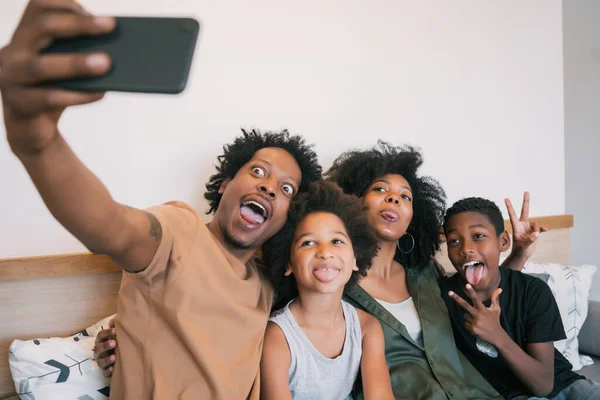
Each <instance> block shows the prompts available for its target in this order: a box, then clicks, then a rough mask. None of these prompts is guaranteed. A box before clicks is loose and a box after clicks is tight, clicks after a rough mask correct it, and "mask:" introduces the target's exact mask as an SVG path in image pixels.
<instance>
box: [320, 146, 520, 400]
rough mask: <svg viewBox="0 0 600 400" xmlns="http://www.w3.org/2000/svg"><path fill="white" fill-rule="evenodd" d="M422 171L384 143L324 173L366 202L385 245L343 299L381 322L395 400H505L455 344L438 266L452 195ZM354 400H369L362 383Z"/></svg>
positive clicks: (408, 155)
mask: <svg viewBox="0 0 600 400" xmlns="http://www.w3.org/2000/svg"><path fill="white" fill-rule="evenodd" d="M422 164H423V156H422V154H421V152H420V150H419V149H417V148H415V147H411V146H401V147H397V146H393V145H391V144H389V143H386V142H383V141H379V142H378V145H377V146H375V147H373V148H370V149H367V150H352V151H348V152H345V153H343V154H341V155H340V156H339V157H338V158H337V159H336V160H335V161H334V162H333V165H332V167H331V168H330V169H329V170H328V171H327V172H326V173H325V177H326V178H327V179H329V180H331V181H333V182H335V183H337V184H338V185H339V186H340V187H341V188H342V189H343V191H344V192H345V193H347V194H353V195H356V196H358V197H360V198H361V199H362V205H363V212H364V215H365V216H366V218H367V220H368V221H369V224H370V226H371V228H372V229H373V230H374V232H375V235H376V237H377V238H378V241H379V251H378V253H377V255H376V256H375V257H374V258H373V260H372V266H371V268H370V269H369V270H368V272H367V275H366V277H364V278H362V279H361V280H360V281H359V284H357V285H354V286H352V287H350V288H347V289H346V291H345V295H344V299H345V300H346V301H347V302H349V303H350V304H352V305H354V306H355V307H357V308H358V309H361V310H364V311H366V312H368V313H369V314H371V315H373V316H375V317H376V318H377V319H378V320H379V321H380V322H381V325H382V327H383V332H384V337H385V347H386V360H387V364H388V368H389V372H390V377H391V382H392V387H393V391H394V396H395V398H396V399H400V398H402V399H405V398H406V399H457V398H468V399H472V398H486V399H490V398H501V397H500V396H499V394H498V393H497V392H496V391H495V390H494V389H493V388H492V387H491V386H490V385H489V383H488V382H487V381H486V380H485V379H484V378H483V377H482V376H481V375H480V374H479V372H477V370H476V369H475V368H474V367H473V366H472V365H471V364H470V363H469V361H468V360H467V359H466V358H465V357H464V356H463V354H462V353H460V351H459V350H457V348H456V345H455V343H454V339H453V333H452V326H451V325H450V320H449V318H448V313H447V310H446V307H445V305H444V302H443V300H442V297H441V295H440V289H439V286H438V282H439V281H440V280H441V279H442V278H443V276H442V275H443V274H442V273H441V271H442V270H441V267H439V265H438V264H436V262H435V261H434V259H433V256H434V254H435V253H436V251H437V250H439V248H440V226H441V222H442V218H443V215H444V212H445V208H446V194H445V192H444V189H443V188H442V187H441V185H440V184H439V183H438V182H437V181H436V180H435V179H433V178H431V177H427V176H421V175H419V173H418V172H419V168H420V167H421V166H422ZM511 259H517V257H513V258H511ZM356 398H358V399H361V398H363V394H362V391H361V388H360V380H359V381H357V389H356Z"/></svg>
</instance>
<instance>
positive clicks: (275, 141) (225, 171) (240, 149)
mask: <svg viewBox="0 0 600 400" xmlns="http://www.w3.org/2000/svg"><path fill="white" fill-rule="evenodd" d="M266 147H277V148H280V149H283V150H285V151H287V152H288V153H290V154H291V155H292V157H294V159H295V160H296V162H297V163H298V166H299V167H300V171H301V172H302V181H301V182H300V187H299V191H300V192H302V191H305V190H306V187H307V186H308V185H309V184H310V183H311V182H314V181H317V180H319V179H321V175H322V169H321V165H319V161H318V159H317V153H315V151H314V149H313V146H312V145H309V144H306V141H305V140H304V138H303V137H302V136H299V135H290V134H289V132H288V131H287V130H285V129H284V130H282V131H281V132H265V133H262V132H260V131H258V130H255V129H253V130H251V131H250V132H247V131H245V130H244V129H242V135H241V136H238V137H237V138H235V140H234V142H233V143H231V144H227V145H225V146H223V154H222V155H220V156H219V157H218V161H219V164H218V165H217V173H216V174H214V175H212V176H211V177H210V180H209V181H208V183H207V184H206V193H204V198H205V199H206V200H208V203H209V205H210V209H209V210H208V212H207V214H210V213H213V212H215V211H216V210H217V208H219V203H220V202H221V197H223V195H222V194H220V193H219V188H220V187H221V184H222V183H223V181H224V180H225V179H233V178H234V177H235V175H236V174H237V172H238V171H239V170H240V168H242V167H243V166H244V165H245V164H246V163H247V162H248V161H250V160H251V159H252V157H254V153H256V152H257V151H258V150H260V149H264V148H266Z"/></svg>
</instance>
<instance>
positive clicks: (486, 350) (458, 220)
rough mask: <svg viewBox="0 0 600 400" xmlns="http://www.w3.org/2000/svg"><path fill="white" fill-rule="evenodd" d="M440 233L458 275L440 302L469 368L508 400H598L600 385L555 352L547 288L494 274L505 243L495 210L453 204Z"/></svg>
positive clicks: (555, 321)
mask: <svg viewBox="0 0 600 400" xmlns="http://www.w3.org/2000/svg"><path fill="white" fill-rule="evenodd" d="M444 233H445V234H446V240H447V245H448V256H449V258H450V261H451V262H452V265H454V268H456V271H457V272H458V273H457V274H455V275H454V276H452V277H451V278H449V279H447V280H445V281H443V282H442V283H441V284H440V285H441V289H442V296H443V297H444V301H445V302H446V306H447V308H448V312H449V314H450V319H451V321H452V328H453V331H454V338H455V341H456V345H457V346H458V348H459V349H460V350H461V351H462V352H463V354H464V355H465V356H466V357H467V358H468V359H469V361H470V362H471V363H472V364H473V366H475V368H477V369H478V370H479V372H480V373H481V374H482V375H483V376H484V377H485V378H486V379H487V380H488V381H489V382H490V384H491V385H492V386H493V387H494V388H495V389H496V390H497V391H498V392H499V393H500V394H501V395H502V396H504V397H505V398H507V399H521V398H536V397H534V396H538V397H547V398H551V399H553V398H558V399H600V385H598V384H596V383H594V382H592V381H590V380H586V379H585V378H584V377H583V376H581V375H578V374H576V373H574V372H573V371H572V365H571V364H570V363H569V362H568V361H567V360H566V359H565V358H564V357H563V355H562V354H560V352H558V351H557V350H556V349H555V348H554V343H553V342H554V341H556V340H560V339H564V338H565V337H566V336H565V332H564V328H563V325H562V322H561V319H560V314H559V310H558V306H557V305H556V301H555V300H554V297H553V295H552V292H551V291H550V288H549V287H548V285H546V283H545V282H543V281H542V280H541V279H538V278H536V277H532V276H529V275H526V274H523V273H521V272H519V271H513V270H510V269H507V268H499V262H500V253H501V252H502V251H505V250H507V249H508V248H509V246H510V238H509V236H508V233H507V232H506V231H505V230H504V221H503V218H502V214H501V213H500V209H499V208H498V207H497V206H496V204H494V203H493V202H491V201H489V200H485V199H481V198H468V199H463V200H460V201H458V202H456V203H455V204H454V205H453V206H452V207H451V208H450V209H449V210H448V211H447V213H446V216H445V218H444ZM501 293H502V295H500V294H501ZM465 299H467V300H468V301H467V300H465Z"/></svg>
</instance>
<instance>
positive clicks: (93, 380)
mask: <svg viewBox="0 0 600 400" xmlns="http://www.w3.org/2000/svg"><path fill="white" fill-rule="evenodd" d="M113 317H114V315H111V316H110V317H107V318H105V319H103V320H102V321H99V322H98V323H96V324H94V325H92V326H90V327H88V328H87V329H84V330H82V331H80V332H77V333H76V334H74V335H73V336H70V337H65V338H41V339H35V340H15V341H13V342H12V343H11V345H10V352H9V365H10V372H11V374H12V377H13V381H14V383H15V390H16V391H17V394H18V395H19V396H20V398H21V400H34V399H35V400H46V399H48V400H50V399H77V400H106V399H108V396H109V391H110V387H109V385H110V378H105V377H104V376H103V375H102V370H101V369H100V368H99V367H98V365H97V364H96V362H95V361H94V354H93V351H92V349H93V347H94V341H95V339H96V335H97V334H98V332H99V331H100V330H102V329H104V328H106V327H108V323H109V321H110V320H111V319H112V318H113Z"/></svg>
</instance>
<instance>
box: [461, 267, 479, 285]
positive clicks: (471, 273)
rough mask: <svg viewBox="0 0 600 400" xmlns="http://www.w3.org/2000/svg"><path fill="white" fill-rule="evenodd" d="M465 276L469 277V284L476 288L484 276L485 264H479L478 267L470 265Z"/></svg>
mask: <svg viewBox="0 0 600 400" xmlns="http://www.w3.org/2000/svg"><path fill="white" fill-rule="evenodd" d="M465 275H466V277H467V282H469V283H470V284H471V285H472V286H475V285H477V284H478V283H479V281H481V276H482V275H483V264H481V263H478V264H476V265H470V266H468V267H467V268H466V270H465Z"/></svg>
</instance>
